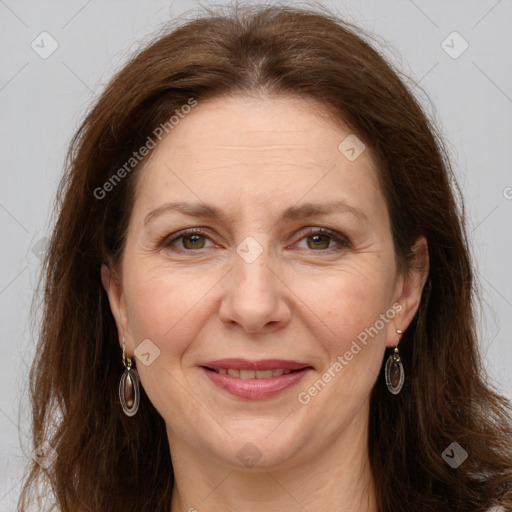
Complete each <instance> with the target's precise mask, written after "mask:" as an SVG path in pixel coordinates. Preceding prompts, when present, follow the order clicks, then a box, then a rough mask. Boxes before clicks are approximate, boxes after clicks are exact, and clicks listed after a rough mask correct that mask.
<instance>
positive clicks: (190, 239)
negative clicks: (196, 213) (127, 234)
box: [158, 228, 351, 252]
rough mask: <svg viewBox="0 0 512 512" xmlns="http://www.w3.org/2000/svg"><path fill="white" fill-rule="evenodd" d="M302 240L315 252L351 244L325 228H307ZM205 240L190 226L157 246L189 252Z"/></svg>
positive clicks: (202, 245) (339, 248) (203, 243)
mask: <svg viewBox="0 0 512 512" xmlns="http://www.w3.org/2000/svg"><path fill="white" fill-rule="evenodd" d="M302 240H305V241H306V244H307V247H305V248H304V247H303V249H305V250H311V251H315V252H331V251H339V250H342V249H344V248H347V247H350V246H351V244H350V241H349V240H348V239H347V238H346V237H345V236H343V235H341V234H340V233H337V232H335V231H331V230H330V229H326V228H309V229H308V230H307V231H306V236H303V237H302V238H301V239H300V241H302ZM206 241H210V242H211V239H210V237H209V236H208V235H207V234H206V232H205V231H204V230H202V229H201V228H190V229H186V230H184V231H180V232H179V233H177V234H175V235H171V236H168V237H165V238H163V239H162V240H161V241H160V242H159V244H158V246H159V247H162V248H164V249H171V250H175V251H178V252H180V251H181V252H191V251H194V250H200V249H205V248H208V247H207V246H206V247H205V244H206ZM333 245H334V247H333Z"/></svg>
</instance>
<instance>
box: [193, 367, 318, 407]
mask: <svg viewBox="0 0 512 512" xmlns="http://www.w3.org/2000/svg"><path fill="white" fill-rule="evenodd" d="M200 366H201V369H202V370H203V372H204V373H205V374H206V375H207V377H208V378H209V380H210V381H211V382H213V384H215V385H216V386H217V387H218V388H220V389H222V390H224V391H226V392H228V393H230V394H231V395H235V396H237V397H240V398H246V399H252V400H257V399H264V398H270V397H272V396H275V395H277V394H279V393H281V392H282V391H284V390H285V389H288V388H290V387H292V386H294V385H296V384H297V383H298V382H299V381H300V380H302V378H303V377H304V376H305V375H306V374H307V373H308V372H309V371H310V370H312V369H313V368H312V367H311V366H310V365H308V364H307V363H301V362H298V361H290V360H284V359H266V360H264V361H250V360H247V359H219V360H216V361H208V362H205V363H202V364H201V365H200Z"/></svg>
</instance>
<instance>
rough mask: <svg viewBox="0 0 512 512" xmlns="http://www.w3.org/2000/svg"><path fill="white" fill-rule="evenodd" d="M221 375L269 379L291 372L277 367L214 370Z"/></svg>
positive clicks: (245, 378)
mask: <svg viewBox="0 0 512 512" xmlns="http://www.w3.org/2000/svg"><path fill="white" fill-rule="evenodd" d="M214 371H215V372H217V373H220V374H221V375H230V376H231V377H236V378H238V379H244V380H247V379H270V378H271V377H280V376H281V375H287V374H288V373H291V370H283V369H281V368H277V369H275V370H258V371H256V370H243V369H242V370H235V369H234V368H219V369H218V370H214Z"/></svg>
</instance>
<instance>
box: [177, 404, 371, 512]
mask: <svg viewBox="0 0 512 512" xmlns="http://www.w3.org/2000/svg"><path fill="white" fill-rule="evenodd" d="M169 440H170V446H171V451H172V459H173V467H174V478H175V480H174V489H173V497H172V509H171V512H214V511H215V512H216V511H218V510H225V511H228V512H235V511H239V510H244V512H261V511H269V510H279V511H280V512H292V511H293V512H295V511H296V512H299V511H300V512H303V511H304V510H308V512H316V511H318V512H320V511H322V512H323V511H325V510H336V511H339V512H377V510H378V507H377V503H376V499H375V490H374V483H373V478H372V474H371V469H370V464H369V459H368V408H367V407H363V408H362V409H361V410H360V411H359V413H358V414H357V415H356V416H355V417H354V418H353V419H352V421H351V423H350V425H348V426H345V428H344V429H343V431H342V432H340V433H338V435H337V436H336V438H335V439H333V440H332V442H326V443H324V446H325V448H324V450H323V451H322V452H320V453H319V452H318V451H315V452H314V453H308V454H301V457H300V459H301V461H300V463H298V464H295V465H286V467H284V465H285V464H283V465H280V466H279V467H277V466H273V467H270V466H269V467H264V468H258V467H257V466H254V467H253V468H251V469H250V470H240V469H238V468H236V467H233V466H230V465H227V464H224V463H222V462H221V461H219V459H218V458H213V457H205V455H204V453H198V451H197V450H196V449H194V447H193V446H190V445H188V444H185V443H183V442H180V440H179V439H176V438H172V437H171V436H169Z"/></svg>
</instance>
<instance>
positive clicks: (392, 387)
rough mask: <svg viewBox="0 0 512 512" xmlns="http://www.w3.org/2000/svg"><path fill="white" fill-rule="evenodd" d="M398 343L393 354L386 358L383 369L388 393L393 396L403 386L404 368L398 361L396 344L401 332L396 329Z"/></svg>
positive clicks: (398, 353) (398, 354) (398, 355)
mask: <svg viewBox="0 0 512 512" xmlns="http://www.w3.org/2000/svg"><path fill="white" fill-rule="evenodd" d="M396 332H397V334H398V342H397V344H396V347H395V350H394V352H393V354H391V355H390V356H389V357H388V360H387V361H386V366H385V368H384V376H385V377H386V385H387V387H388V389H389V392H390V393H392V394H393V395H398V393H400V390H401V389H402V386H403V385H404V376H405V373H404V366H403V364H402V361H401V360H400V352H399V351H398V343H400V340H401V339H402V335H403V332H402V331H401V330H400V329H397V331H396Z"/></svg>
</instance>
